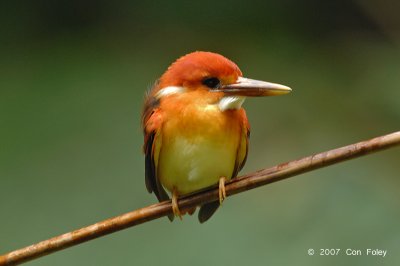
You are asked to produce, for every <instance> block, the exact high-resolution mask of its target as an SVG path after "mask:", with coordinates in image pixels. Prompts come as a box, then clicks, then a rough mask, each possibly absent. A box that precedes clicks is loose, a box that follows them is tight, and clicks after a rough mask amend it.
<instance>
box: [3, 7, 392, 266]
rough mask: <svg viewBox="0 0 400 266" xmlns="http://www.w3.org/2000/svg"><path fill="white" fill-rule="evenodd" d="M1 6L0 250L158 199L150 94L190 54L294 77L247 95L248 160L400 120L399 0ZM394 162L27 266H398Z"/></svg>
mask: <svg viewBox="0 0 400 266" xmlns="http://www.w3.org/2000/svg"><path fill="white" fill-rule="evenodd" d="M0 5H1V6H0V22H1V23H0V33H1V37H0V253H5V252H8V251H11V250H13V249H16V248H20V247H23V246H26V245H29V244H32V243H34V242H37V241H40V240H44V239H47V238H49V237H52V236H55V235H59V234H61V233H65V232H67V231H70V230H73V229H76V228H80V227H82V226H85V225H89V224H92V223H94V222H96V221H99V220H103V219H105V218H108V217H112V216H115V215H118V214H121V213H124V212H128V211H131V210H134V209H136V208H140V207H143V206H146V205H149V204H152V203H155V202H156V198H155V196H154V195H150V194H148V193H147V191H146V188H145V186H144V157H143V155H142V153H141V145H142V140H143V138H142V132H141V129H140V113H141V107H142V100H143V95H144V92H145V90H146V89H147V88H148V87H149V86H150V85H151V84H152V83H153V82H154V80H155V79H156V78H157V77H158V76H160V75H161V74H162V73H163V71H164V70H165V69H166V68H167V67H168V65H169V64H170V63H171V62H172V61H174V60H175V59H176V58H178V57H179V56H181V55H184V54H186V53H189V52H191V51H195V50H207V51H214V52H218V53H221V54H223V55H225V56H227V57H229V58H230V59H232V60H233V61H234V62H236V63H237V64H238V65H239V66H240V67H241V69H242V71H243V73H244V75H245V76H247V77H249V78H256V79H262V80H268V81H272V82H278V83H282V84H285V85H288V86H290V87H292V88H293V90H294V91H293V93H291V94H290V95H287V96H282V97H272V98H264V99H248V100H247V101H246V103H245V108H246V109H247V113H248V116H249V119H250V123H251V125H252V139H251V143H250V154H249V157H248V161H247V165H246V167H245V168H244V169H243V170H242V173H247V172H250V171H254V170H257V169H260V168H264V167H268V166H272V165H274V164H277V163H280V162H284V161H288V160H292V159H297V158H299V157H302V156H306V155H310V154H312V153H316V152H320V151H324V150H328V149H332V148H335V147H339V146H342V145H346V144H350V143H353V142H356V141H360V140H364V139H368V138H371V137H374V136H378V135H382V134H385V133H390V132H393V131H396V130H399V129H400V128H399V120H400V89H399V85H400V49H399V45H400V17H399V16H398V13H399V11H400V4H399V2H396V1H394V0H392V1H389V2H385V3H383V2H381V1H377V0H366V1H363V0H358V1H357V0H353V1H346V0H337V1H317V0H307V1H294V0H293V1H208V0H203V1H192V2H190V1H147V2H144V1H141V2H136V1H116V2H111V1H105V0H102V1H77V0H73V1H71V0H70V1H66V0H62V1H49V0H47V1H3V2H2V3H1V4H0ZM399 158H400V150H399V148H397V149H391V150H388V151H384V152H381V153H378V154H375V155H370V156H368V157H365V158H361V159H356V160H354V161H350V162H346V163H342V164H338V165H335V166H331V167H328V168H326V169H322V170H318V171H313V172H311V173H307V174H304V175H301V176H297V177H294V178H291V179H288V180H286V181H283V182H278V183H275V184H272V185H269V186H265V187H262V188H259V189H256V190H253V191H249V192H246V193H241V194H240V195H236V196H234V197H230V198H228V200H227V201H226V202H225V203H224V206H223V208H221V209H220V210H219V211H218V212H217V214H216V215H215V216H214V217H213V218H212V219H211V220H210V221H209V222H207V223H205V224H203V225H200V224H199V223H198V222H197V219H196V217H189V216H187V217H184V219H183V221H182V222H181V221H179V220H176V221H175V222H174V223H170V222H169V221H168V219H166V218H163V219H159V220H156V221H152V222H149V223H146V224H143V225H140V226H138V227H134V228H131V229H127V230H124V231H121V232H118V233H115V234H112V235H109V236H106V237H103V238H100V239H97V240H94V241H90V242H88V243H85V244H82V245H79V246H76V247H73V248H69V249H67V250H64V251H62V252H58V253H55V254H53V255H50V256H46V257H43V258H41V259H38V260H35V261H33V262H30V263H29V265H283V264H285V265H338V264H340V265H377V264H379V265H399V264H400V231H399V220H400V208H399V200H400V196H399V195H400V179H399V170H400V168H399ZM309 248H314V249H316V250H317V251H318V249H320V248H340V249H342V251H341V254H340V255H339V256H335V257H327V256H319V255H314V256H308V255H307V250H308V249H309ZM347 248H352V249H362V250H363V251H365V249H366V248H379V249H386V250H387V255H386V257H385V258H381V257H371V256H365V255H363V256H359V257H350V256H345V255H344V251H345V249H347Z"/></svg>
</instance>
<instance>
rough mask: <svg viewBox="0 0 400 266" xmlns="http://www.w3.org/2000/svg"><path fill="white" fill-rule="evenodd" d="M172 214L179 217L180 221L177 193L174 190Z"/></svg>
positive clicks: (180, 214)
mask: <svg viewBox="0 0 400 266" xmlns="http://www.w3.org/2000/svg"><path fill="white" fill-rule="evenodd" d="M172 212H173V213H174V215H175V216H177V217H179V219H181V220H182V213H181V211H180V210H179V205H178V193H177V191H176V190H175V189H174V191H173V192H172Z"/></svg>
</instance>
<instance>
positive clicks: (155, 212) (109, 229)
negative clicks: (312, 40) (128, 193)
mask: <svg viewBox="0 0 400 266" xmlns="http://www.w3.org/2000/svg"><path fill="white" fill-rule="evenodd" d="M399 144H400V131H397V132H394V133H391V134H388V135H384V136H380V137H377V138H374V139H370V140H367V141H363V142H359V143H355V144H352V145H349V146H345V147H341V148H338V149H334V150H330V151H327V152H323V153H319V154H315V155H312V156H309V157H305V158H302V159H300V160H295V161H291V162H287V163H283V164H280V165H277V166H274V167H271V168H267V169H262V170H259V171H256V172H253V173H250V174H246V175H244V176H241V177H238V178H235V179H233V180H231V181H229V182H227V183H226V193H227V195H228V196H231V195H234V194H237V193H240V192H243V191H246V190H250V189H253V188H256V187H260V186H263V185H266V184H269V183H273V182H276V181H279V180H282V179H285V178H288V177H292V176H295V175H299V174H302V173H305V172H309V171H312V170H315V169H318V168H321V167H325V166H328V165H331V164H336V163H339V162H343V161H345V160H349V159H353V158H356V157H360V156H363V155H366V154H369V153H372V152H376V151H380V150H383V149H387V148H390V147H394V146H396V145H399ZM217 199H218V189H217V188H210V189H206V190H204V191H200V192H198V193H196V194H193V195H190V196H186V197H182V198H181V199H180V200H179V207H180V209H181V210H185V209H188V208H191V207H194V206H198V205H202V204H204V203H207V202H211V201H215V200H217ZM171 213H172V206H171V201H164V202H161V203H157V204H154V205H151V206H148V207H145V208H141V209H138V210H135V211H132V212H128V213H125V214H122V215H119V216H116V217H114V218H110V219H107V220H104V221H101V222H98V223H95V224H93V225H89V226H87V227H83V228H81V229H78V230H75V231H72V232H69V233H66V234H63V235H60V236H56V237H53V238H51V239H48V240H44V241H42V242H39V243H36V244H33V245H31V246H28V247H25V248H22V249H18V250H15V251H12V252H10V253H7V254H4V255H2V256H0V266H3V265H16V264H19V263H23V262H27V261H29V260H33V259H35V258H38V257H42V256H45V255H47V254H50V253H53V252H56V251H58V250H62V249H65V248H68V247H72V246H75V245H78V244H80V243H83V242H86V241H89V240H91V239H95V238H98V237H102V236H105V235H107V234H111V233H114V232H117V231H119V230H122V229H125V228H128V227H132V226H135V225H138V224H142V223H145V222H148V221H151V220H154V219H157V218H160V217H163V216H166V215H168V214H171Z"/></svg>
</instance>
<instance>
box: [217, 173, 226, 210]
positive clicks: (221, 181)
mask: <svg viewBox="0 0 400 266" xmlns="http://www.w3.org/2000/svg"><path fill="white" fill-rule="evenodd" d="M225 182H226V177H224V176H223V177H221V178H220V179H219V187H218V195H219V204H220V205H221V204H222V202H223V201H224V200H225V198H226V190H225Z"/></svg>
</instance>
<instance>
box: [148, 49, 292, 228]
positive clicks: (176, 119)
mask: <svg viewBox="0 0 400 266" xmlns="http://www.w3.org/2000/svg"><path fill="white" fill-rule="evenodd" d="M290 91H291V89H290V88H289V87H287V86H284V85H280V84H276V83H270V82H265V81H259V80H254V79H249V78H245V77H243V75H242V72H241V71H240V69H239V67H238V66H237V65H236V64H235V63H234V62H232V61H231V60H229V59H227V58H226V57H224V56H222V55H220V54H217V53H212V52H203V51H196V52H192V53H189V54H187V55H184V56H182V57H180V58H179V59H177V60H176V61H175V62H174V63H172V64H171V65H170V66H169V67H168V69H167V70H166V71H165V73H164V74H163V75H162V76H161V77H160V78H159V79H158V80H157V81H156V83H155V84H154V86H153V87H152V88H151V90H150V91H149V92H148V93H147V95H146V97H145V103H144V108H143V113H142V128H143V132H144V145H143V151H144V154H145V184H146V188H147V190H148V191H149V193H152V192H154V194H155V195H156V197H157V199H158V201H160V202H161V201H165V200H170V196H171V197H172V200H171V202H172V210H173V214H170V215H169V216H168V217H169V219H170V220H171V221H172V220H173V219H174V217H176V216H177V217H180V218H181V219H182V214H185V213H189V214H193V213H194V211H195V209H196V207H194V208H193V209H190V210H186V211H185V213H183V212H181V210H180V209H179V205H178V198H179V197H180V196H183V195H188V194H191V193H194V192H196V191H199V190H202V189H204V188H207V187H210V186H217V185H218V191H219V200H218V201H215V202H211V203H205V204H203V205H202V206H200V210H199V213H198V219H199V221H200V223H203V222H205V221H207V220H208V219H209V218H210V217H211V216H212V215H213V214H214V213H215V211H216V210H217V209H218V207H219V206H220V204H222V202H223V200H224V199H225V198H226V192H225V182H226V181H228V180H230V179H232V178H235V177H236V176H237V174H238V172H239V171H240V170H241V169H242V168H243V166H244V164H245V162H246V158H247V153H248V146H249V137H250V125H249V122H248V120H247V116H246V112H245V110H244V109H243V107H242V104H243V102H244V100H245V98H246V97H257V96H274V95H282V94H286V93H289V92H290ZM167 191H168V192H169V193H168V192H167Z"/></svg>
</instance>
